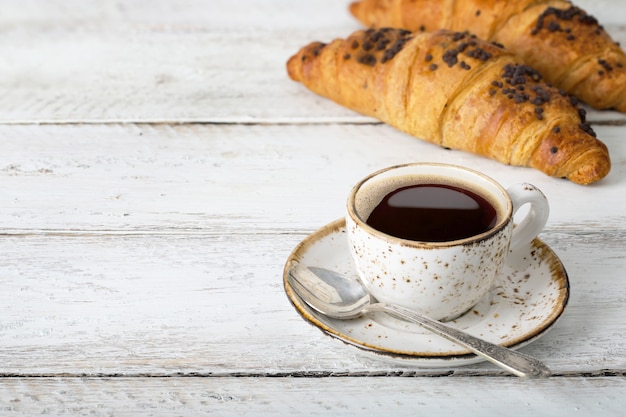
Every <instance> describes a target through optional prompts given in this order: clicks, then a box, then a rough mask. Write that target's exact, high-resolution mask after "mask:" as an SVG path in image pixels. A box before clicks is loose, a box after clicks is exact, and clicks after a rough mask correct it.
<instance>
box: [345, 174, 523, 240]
mask: <svg viewBox="0 0 626 417" xmlns="http://www.w3.org/2000/svg"><path fill="white" fill-rule="evenodd" d="M412 166H421V167H429V166H430V167H443V168H450V169H458V170H462V171H466V172H469V173H471V174H473V175H475V176H478V177H480V178H482V179H483V180H484V181H487V182H489V183H490V184H491V185H493V186H494V187H495V188H496V189H498V191H500V193H501V194H502V196H503V197H504V201H505V206H504V207H503V209H504V210H503V214H504V216H503V217H502V219H500V220H499V221H498V223H497V224H496V225H495V226H494V227H492V228H491V229H489V230H487V231H485V232H483V233H480V234H478V235H474V236H469V237H466V238H462V239H456V240H448V241H443V242H430V241H419V240H410V239H404V238H400V237H396V236H393V235H390V234H387V233H385V232H382V231H380V230H378V229H375V228H373V227H372V226H370V225H369V224H367V223H366V222H365V220H364V219H362V218H361V217H360V216H359V215H358V213H357V209H356V194H357V192H358V191H359V189H360V188H361V187H362V186H363V185H364V184H365V183H366V182H368V181H369V180H371V179H372V178H374V177H376V176H379V175H381V174H383V173H385V172H388V171H391V170H396V169H400V168H406V167H412ZM347 211H348V217H350V219H351V220H352V221H354V222H355V223H356V224H357V226H358V227H360V228H362V229H364V230H365V231H367V233H369V234H370V235H374V236H377V237H379V238H383V239H386V240H387V241H389V242H392V243H394V244H400V245H402V246H408V247H416V248H446V247H453V246H459V245H469V244H474V243H478V242H481V241H484V240H487V239H489V238H491V237H492V236H494V235H496V234H498V233H499V232H500V231H501V230H502V229H504V228H505V227H506V226H507V225H508V224H509V223H511V222H512V221H513V203H512V201H511V197H510V196H509V194H508V192H507V191H506V189H505V188H504V187H503V186H502V185H500V183H498V182H497V181H496V180H494V179H493V178H491V177H490V176H488V175H486V174H484V173H482V172H480V171H476V170H474V169H472V168H467V167H464V166H461V165H455V164H447V163H441V162H412V163H405V164H398V165H393V166H389V167H386V168H383V169H379V170H378V171H375V172H372V173H371V174H369V175H367V176H366V177H365V178H363V179H362V180H360V181H359V182H358V183H356V185H354V187H352V190H351V191H350V194H349V196H348V202H347Z"/></svg>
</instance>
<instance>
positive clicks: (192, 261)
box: [0, 0, 626, 416]
mask: <svg viewBox="0 0 626 417" xmlns="http://www.w3.org/2000/svg"><path fill="white" fill-rule="evenodd" d="M349 1H350V0H342V1H340V2H337V1H335V0H316V1H312V2H293V1H289V0H241V1H238V2H232V1H229V0H212V1H211V2H205V1H202V0H180V1H175V2H174V1H170V0H155V1H148V0H138V1H133V2H117V1H113V0H104V1H99V2H84V1H82V0H49V1H42V0H27V1H24V0H7V1H5V2H3V7H2V12H1V13H0V197H1V198H0V289H1V290H0V414H2V415H11V416H13V415H25V416H26V415H28V416H30V415H35V414H44V415H57V416H61V415H64V416H69V415H72V416H74V415H116V416H124V415H137V414H143V415H153V416H161V415H168V416H169V415H193V416H202V415H227V416H228V415H270V416H272V415H275V416H282V415H298V414H301V415H329V414H332V415H346V416H347V415H355V414H357V413H359V412H363V411H365V412H366V413H372V412H378V413H379V414H384V415H397V416H409V415H411V416H412V415H420V414H424V415H433V414H437V415H464V414H473V415H484V416H496V415H502V411H503V410H514V412H515V414H516V415H519V416H536V415H563V416H566V415H567V416H570V415H576V414H580V415H595V414H602V415H606V416H618V415H621V414H623V409H624V406H626V400H625V399H624V396H623V395H622V393H623V392H624V389H625V388H626V377H625V375H626V366H625V364H624V360H623V358H624V357H626V339H625V338H624V337H623V335H624V334H626V322H625V321H624V319H623V317H624V316H626V299H625V294H626V281H625V280H624V279H622V278H623V271H624V269H625V268H626V256H625V255H624V244H625V243H626V228H625V227H624V225H625V224H626V216H625V215H624V210H623V208H624V207H626V197H625V196H626V192H625V185H624V181H623V178H624V177H625V176H626V142H625V141H624V136H625V134H626V117H624V116H623V115H618V114H616V113H614V112H602V113H600V112H590V113H589V118H590V119H591V120H592V121H593V122H594V128H595V129H596V131H597V132H598V136H599V137H600V138H601V139H602V140H603V141H604V142H605V143H606V144H607V146H608V147H609V149H610V152H611V155H612V158H613V170H612V172H611V174H609V176H608V177H607V178H606V179H605V180H603V181H601V182H600V183H598V184H595V185H593V186H591V187H582V186H578V185H575V184H572V183H569V182H567V181H562V180H558V179H554V178H549V177H546V176H545V175H543V174H541V173H539V172H536V171H533V170H530V169H524V168H512V167H508V166H504V165H502V164H499V163H497V162H495V161H491V160H487V159H484V158H480V157H477V156H473V155H469V154H466V153H462V152H453V151H448V150H445V149H442V148H439V147H436V146H434V145H430V144H428V143H425V142H422V141H420V140H417V139H415V138H411V137H408V136H407V135H404V134H402V133H400V132H398V131H396V130H394V129H392V128H390V127H388V126H384V125H381V124H379V123H376V122H373V121H372V120H370V119H367V118H364V117H362V116H360V115H357V114H354V113H352V112H349V111H348V110H345V109H342V108H340V107H339V106H337V105H335V104H333V103H330V102H328V101H326V100H323V99H321V98H318V97H315V96H312V95H311V94H310V93H309V92H308V91H305V90H304V89H303V88H302V87H301V86H299V85H297V84H296V83H293V82H291V81H290V80H288V79H287V76H286V73H285V69H284V65H285V61H286V60H287V58H288V57H289V56H290V55H291V54H292V53H293V52H295V51H296V50H297V49H298V48H299V47H300V46H302V45H303V44H305V43H308V42H309V41H311V40H315V39H319V40H324V39H332V38H334V37H338V36H344V35H345V34H346V33H347V32H351V31H353V30H354V29H356V28H358V27H359V26H358V24H357V22H356V21H355V20H354V19H352V18H351V16H349V14H348V13H347V4H348V3H349ZM576 3H577V4H579V5H581V6H583V7H584V8H586V9H587V10H588V11H590V12H592V13H593V14H595V15H596V16H597V17H598V18H599V19H600V20H601V21H602V22H603V23H605V25H606V27H607V29H608V30H609V32H610V33H612V34H613V35H614V36H615V38H616V40H619V41H621V42H622V44H626V26H625V22H624V16H625V11H626V9H625V5H624V3H622V2H614V1H609V0H601V1H593V2H592V1H591V0H581V1H577V2H576ZM241 10H245V11H246V12H245V13H242V12H241ZM134 122H141V123H134ZM411 161H437V162H449V163H455V164H459V165H465V166H470V167H473V168H476V169H478V170H481V171H483V172H485V173H486V174H488V175H490V176H492V177H494V178H495V179H496V180H498V181H499V182H501V183H502V184H503V185H510V184H513V183H516V182H522V181H527V182H531V183H534V184H535V185H537V186H539V187H540V188H541V189H542V190H543V191H544V192H545V193H546V195H547V196H548V199H549V200H550V203H551V209H552V211H551V217H550V220H549V222H548V224H547V227H546V229H545V231H544V232H542V234H541V236H540V237H541V238H542V239H543V240H544V241H545V242H546V243H548V244H549V245H550V246H551V247H552V248H553V249H554V250H555V252H556V253H557V255H558V256H559V257H560V258H561V260H562V261H563V263H564V265H565V267H566V269H567V271H568V273H569V276H570V281H571V286H572V288H571V294H572V296H571V299H570V301H569V306H568V308H567V310H566V312H565V314H564V315H563V317H562V318H561V319H560V321H559V322H558V323H557V325H556V326H555V327H554V328H553V329H552V330H551V331H550V332H549V333H548V334H547V335H545V336H544V337H542V338H541V339H539V340H537V341H535V342H534V343H532V344H531V345H529V346H526V347H524V348H523V351H524V352H527V353H530V354H532V355H535V356H537V357H538V358H540V359H542V360H544V361H545V362H546V363H547V364H548V365H549V366H550V367H551V368H552V369H553V371H554V373H555V377H553V378H551V379H549V380H546V381H533V382H532V383H531V382H529V381H524V380H520V379H516V378H512V377H504V376H503V375H504V372H503V371H500V370H499V369H498V368H495V367H494V366H493V365H490V364H478V365H472V366H466V367H459V368H454V369H436V370H429V369H416V368H409V367H406V365H403V366H398V365H395V364H389V363H383V362H380V361H378V360H374V359H371V358H370V357H368V356H364V355H363V354H362V353H360V352H358V351H354V350H351V349H349V348H348V347H346V346H344V345H343V344H342V343H340V342H337V341H336V340H332V339H330V338H329V337H327V336H325V335H323V334H322V333H321V332H319V331H318V330H317V329H315V328H313V327H311V326H308V325H307V324H306V323H305V322H304V321H303V320H302V319H301V318H300V317H299V316H298V315H297V314H296V313H295V310H294V309H293V308H292V307H291V305H290V304H289V301H288V300H287V297H286V296H285V295H284V294H283V290H282V282H281V280H282V277H281V274H282V267H283V263H284V261H285V259H286V258H287V256H288V254H289V253H290V251H291V250H292V249H293V248H294V247H295V245H297V244H298V243H299V242H300V241H301V240H302V239H303V238H304V237H305V236H307V235H308V234H309V233H311V232H312V231H314V230H316V229H317V228H319V227H321V226H323V225H324V224H326V223H328V222H330V221H332V220H335V219H337V218H339V217H341V216H343V212H344V202H345V198H346V195H347V193H348V191H349V190H350V188H351V187H352V185H353V184H354V183H355V182H356V181H357V180H359V179H360V178H362V177H363V176H365V175H367V174H369V173H370V172H372V171H374V170H376V169H379V168H382V167H385V166H389V165H393V164H398V163H404V162H411ZM413 377H415V378H413Z"/></svg>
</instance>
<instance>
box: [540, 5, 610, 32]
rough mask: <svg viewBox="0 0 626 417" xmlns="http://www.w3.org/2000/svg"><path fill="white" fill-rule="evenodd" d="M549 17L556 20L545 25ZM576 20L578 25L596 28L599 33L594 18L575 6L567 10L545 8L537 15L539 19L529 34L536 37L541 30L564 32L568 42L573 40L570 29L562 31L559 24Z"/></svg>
mask: <svg viewBox="0 0 626 417" xmlns="http://www.w3.org/2000/svg"><path fill="white" fill-rule="evenodd" d="M549 17H554V19H556V20H551V21H550V22H549V23H548V24H547V25H546V24H545V23H546V19H547V18H549ZM576 17H577V18H578V21H579V22H580V23H582V24H583V25H587V26H592V25H595V26H598V27H597V28H596V33H598V34H599V33H600V30H599V29H600V26H599V25H598V21H597V20H596V18H595V17H593V16H591V15H588V14H587V13H585V11H584V10H582V9H580V8H578V7H576V6H572V7H570V8H569V9H557V8H555V7H548V8H546V10H544V11H543V13H542V14H541V15H539V18H537V24H536V25H535V27H534V28H533V29H532V31H531V32H530V33H531V34H532V35H536V34H538V33H539V32H540V31H541V30H542V29H544V28H545V29H547V30H548V31H550V32H564V33H566V34H567V35H568V39H569V37H571V39H569V40H573V39H574V35H573V34H572V33H571V31H572V30H571V28H565V29H563V26H562V25H561V23H564V24H565V23H568V22H571V21H572V20H573V19H574V18H576ZM557 20H559V21H560V22H561V23H559V22H557Z"/></svg>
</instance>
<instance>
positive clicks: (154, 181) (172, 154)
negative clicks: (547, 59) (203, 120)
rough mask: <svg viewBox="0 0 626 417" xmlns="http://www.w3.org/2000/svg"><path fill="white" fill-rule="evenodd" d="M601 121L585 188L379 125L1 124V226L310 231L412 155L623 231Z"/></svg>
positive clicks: (582, 227) (618, 139)
mask: <svg viewBox="0 0 626 417" xmlns="http://www.w3.org/2000/svg"><path fill="white" fill-rule="evenodd" d="M596 130H597V131H598V135H599V137H600V138H602V139H603V140H604V141H605V142H606V143H607V146H609V148H610V151H611V154H612V155H613V170H612V172H611V173H610V174H609V177H607V178H606V179H604V180H603V181H601V182H599V183H597V184H595V185H593V186H580V185H576V184H573V183H570V182H568V181H565V180H561V179H556V178H551V177H548V176H546V175H544V174H543V173H541V172H538V171H536V170H532V169H528V168H517V167H510V166H506V165H503V164H501V163H498V162H496V161H493V160H490V159H486V158H482V157H478V156H474V155H471V154H468V153H465V152H460V151H449V150H445V149H442V148H440V147H438V146H434V145H432V144H429V143H426V142H424V141H421V140H418V139H415V138H412V137H409V136H407V135H405V134H403V133H400V132H398V131H396V130H394V129H392V128H390V127H387V126H383V125H374V126H372V125H304V126H282V125H279V126H271V125H270V126H266V125H260V126H241V125H173V126H169V125H132V124H131V125H61V126H58V125H42V126H18V125H14V126H0V142H1V143H2V152H0V183H1V184H2V193H3V197H4V198H3V199H1V200H0V230H2V231H3V232H5V233H18V234H19V233H38V232H41V231H44V232H48V231H52V232H54V231H69V232H72V231H124V232H140V231H141V232H146V231H147V232H153V231H156V230H158V231H160V232H165V233H169V232H171V231H200V232H202V233H206V232H211V233H226V232H228V233H235V232H236V233H249V232H250V231H251V230H254V231H255V232H261V231H278V230H280V231H293V230H296V231H303V230H304V231H311V230H314V229H315V228H318V227H320V226H322V225H324V224H326V223H328V222H330V221H332V220H334V219H336V218H339V217H341V216H343V214H344V204H345V199H346V196H347V194H348V192H349V190H350V188H351V187H352V186H353V185H354V184H355V183H356V182H357V181H358V180H359V179H360V178H362V177H363V176H365V175H367V174H369V173H370V172H373V171H375V170H377V169H380V168H382V167H386V166H390V165H394V164H399V163H405V162H415V161H433V162H448V163H453V164H458V165H464V166H470V167H474V168H476V169H479V170H481V171H483V172H485V173H486V174H488V175H490V176H492V177H494V178H495V179H496V180H498V181H500V182H501V183H502V184H503V185H505V186H508V185H512V184H514V183H518V182H530V183H533V184H535V185H537V186H538V187H540V188H541V189H542V190H543V191H544V192H545V193H546V195H547V197H548V199H549V200H550V203H551V207H552V215H551V218H550V220H549V223H548V226H547V228H548V230H550V229H557V228H558V229H559V230H561V229H570V230H572V231H581V232H582V231H584V232H592V233H595V232H597V231H599V230H600V231H602V230H614V229H617V230H623V225H624V223H625V217H624V213H623V211H622V210H621V208H622V207H624V206H626V200H625V199H626V197H625V194H626V193H624V192H623V191H622V190H623V186H622V184H623V181H622V180H621V179H622V178H623V177H624V174H625V172H626V159H625V158H624V157H623V155H626V142H625V141H624V140H623V137H622V136H623V132H624V128H623V127H616V126H597V128H596ZM598 201H601V202H602V205H603V207H604V209H603V210H598V209H597V204H598Z"/></svg>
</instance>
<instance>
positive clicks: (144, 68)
mask: <svg viewBox="0 0 626 417" xmlns="http://www.w3.org/2000/svg"><path fill="white" fill-rule="evenodd" d="M349 2H350V1H349V0H342V1H341V2H336V1H333V0H318V1H314V2H307V3H306V4H305V5H302V4H300V3H294V2H289V1H285V0H280V1H276V0H274V1H272V0H264V1H250V0H249V1H247V2H246V3H245V5H242V6H239V4H240V3H238V2H229V1H225V0H219V1H212V2H211V3H210V4H206V3H205V2H201V1H199V0H185V1H183V2H171V1H165V0H160V1H157V2H149V1H138V2H133V4H128V5H127V4H124V5H120V4H118V3H117V2H114V1H112V0H108V1H102V2H98V5H95V6H94V5H91V4H89V3H84V2H80V1H70V2H59V1H54V2H23V1H19V0H11V1H9V2H8V3H7V4H5V5H4V6H3V17H2V18H0V19H2V20H0V35H1V36H2V38H3V40H4V41H3V42H2V43H0V56H2V57H3V59H2V60H1V61H0V93H1V94H0V122H4V123H41V122H61V123H91V122H220V123H267V122H270V123H275V122H281V123H282V122H288V123H298V122H300V123H302V122H306V123H310V122H316V123H319V122H334V123H369V122H371V121H372V119H369V118H365V117H363V116H360V115H358V114H356V113H353V112H351V111H349V110H346V109H344V108H342V107H340V106H338V105H336V104H334V103H331V102H330V101H328V100H325V99H322V98H319V97H316V96H313V95H312V94H311V93H310V92H309V91H306V89H304V88H303V87H302V86H300V85H298V84H296V83H294V82H292V81H290V80H289V79H288V77H287V75H286V71H285V63H286V61H287V59H288V58H289V57H290V56H291V55H292V54H294V53H295V52H296V51H297V50H298V49H299V48H300V47H301V46H303V45H305V44H307V43H309V42H311V41H313V40H320V41H330V40H332V39H334V38H336V37H340V36H345V35H347V34H349V33H351V32H353V31H354V30H355V29H357V28H359V27H360V26H359V24H358V22H357V21H356V20H355V19H353V18H352V16H351V15H350V14H349V13H348V10H347V5H348V4H349ZM583 5H588V6H589V7H587V8H588V9H589V10H590V11H594V10H595V11H597V12H598V13H600V16H599V17H600V18H603V21H606V22H607V29H608V30H609V32H610V33H611V34H612V35H613V36H614V37H615V39H616V40H617V41H621V42H622V43H623V44H626V29H625V28H624V27H623V26H621V25H620V24H618V23H617V22H616V18H615V16H616V13H617V12H618V11H621V10H623V8H622V9H620V5H619V4H616V3H615V2H608V1H607V2H604V3H602V4H598V3H593V2H587V3H584V4H583ZM240 7H242V8H245V10H247V13H241V12H240V10H242V9H240ZM596 14H597V13H596ZM242 15H245V16H242ZM589 118H590V120H595V121H603V122H605V123H609V122H611V123H615V122H619V123H625V122H626V116H624V115H622V114H618V113H615V112H595V111H590V112H589Z"/></svg>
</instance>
